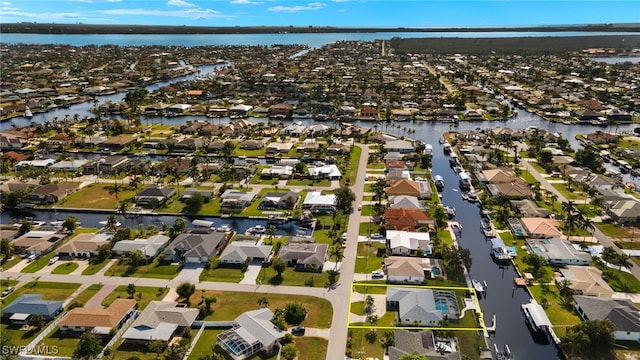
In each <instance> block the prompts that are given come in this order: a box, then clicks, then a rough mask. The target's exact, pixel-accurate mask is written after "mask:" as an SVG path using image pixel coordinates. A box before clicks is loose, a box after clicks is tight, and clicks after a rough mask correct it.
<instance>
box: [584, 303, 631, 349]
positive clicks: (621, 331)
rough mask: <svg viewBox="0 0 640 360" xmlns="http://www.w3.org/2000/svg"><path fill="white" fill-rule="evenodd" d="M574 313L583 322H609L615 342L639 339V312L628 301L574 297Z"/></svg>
mask: <svg viewBox="0 0 640 360" xmlns="http://www.w3.org/2000/svg"><path fill="white" fill-rule="evenodd" d="M573 300H574V301H575V307H576V311H577V312H578V314H579V315H580V317H581V318H582V319H583V320H609V321H611V322H612V323H613V326H614V328H615V330H614V332H613V338H614V339H615V340H617V341H621V340H628V341H638V339H640V311H639V310H638V307H637V306H636V304H634V303H633V302H632V301H631V300H629V299H616V298H602V297H595V296H584V295H574V296H573Z"/></svg>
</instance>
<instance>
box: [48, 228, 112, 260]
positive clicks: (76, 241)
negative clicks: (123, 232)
mask: <svg viewBox="0 0 640 360" xmlns="http://www.w3.org/2000/svg"><path fill="white" fill-rule="evenodd" d="M110 237H111V236H110V235H108V234H96V233H91V234H77V235H76V236H75V237H74V238H73V239H71V240H69V241H67V242H66V243H65V244H63V245H62V246H60V247H58V248H57V249H56V255H58V256H60V257H65V258H67V257H68V258H81V259H88V258H91V257H94V256H98V254H99V253H100V248H101V247H103V246H105V245H107V244H109V238H110Z"/></svg>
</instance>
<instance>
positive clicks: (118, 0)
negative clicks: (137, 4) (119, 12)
mask: <svg viewBox="0 0 640 360" xmlns="http://www.w3.org/2000/svg"><path fill="white" fill-rule="evenodd" d="M107 2H110V3H115V2H122V0H107Z"/></svg>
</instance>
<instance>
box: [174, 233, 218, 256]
mask: <svg viewBox="0 0 640 360" xmlns="http://www.w3.org/2000/svg"><path fill="white" fill-rule="evenodd" d="M226 236H227V234H226V233H224V232H214V233H208V234H199V233H195V232H191V233H182V234H180V235H178V236H177V237H176V238H175V239H174V240H173V241H172V242H171V244H169V246H168V247H167V248H166V249H165V250H164V253H163V255H162V259H163V260H165V261H174V262H177V261H180V259H181V258H183V257H184V261H185V262H186V263H206V262H207V261H209V259H210V258H212V257H213V256H214V255H216V254H217V253H218V250H219V247H220V244H221V243H222V241H223V240H224V238H225V237H226Z"/></svg>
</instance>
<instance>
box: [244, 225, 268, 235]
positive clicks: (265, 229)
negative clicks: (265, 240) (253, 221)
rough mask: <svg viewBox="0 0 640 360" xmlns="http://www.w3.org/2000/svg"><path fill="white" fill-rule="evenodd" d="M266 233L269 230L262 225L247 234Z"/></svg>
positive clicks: (250, 229)
mask: <svg viewBox="0 0 640 360" xmlns="http://www.w3.org/2000/svg"><path fill="white" fill-rule="evenodd" d="M266 231H267V228H265V227H264V226H262V225H256V226H254V227H251V228H249V229H248V230H247V232H250V233H252V234H264V233H265V232H266Z"/></svg>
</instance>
